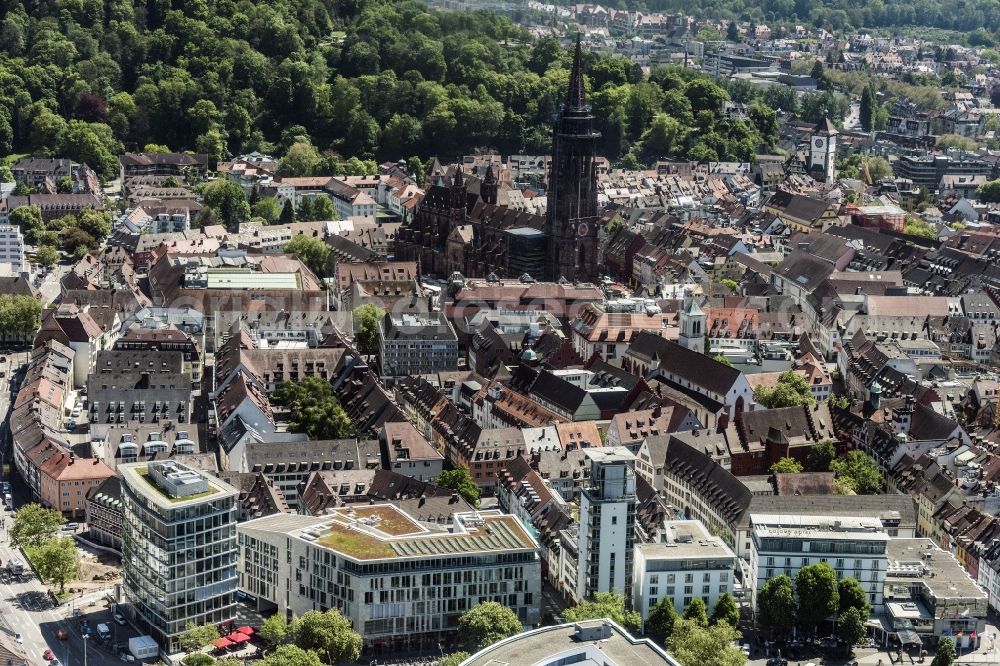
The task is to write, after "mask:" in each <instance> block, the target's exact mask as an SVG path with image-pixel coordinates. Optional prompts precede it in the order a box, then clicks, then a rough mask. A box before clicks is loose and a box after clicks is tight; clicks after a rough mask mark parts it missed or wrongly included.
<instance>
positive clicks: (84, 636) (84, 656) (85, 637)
mask: <svg viewBox="0 0 1000 666" xmlns="http://www.w3.org/2000/svg"><path fill="white" fill-rule="evenodd" d="M88 638H90V636H89V635H88V634H84V635H83V666H87V639H88Z"/></svg>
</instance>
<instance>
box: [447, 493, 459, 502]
mask: <svg viewBox="0 0 1000 666" xmlns="http://www.w3.org/2000/svg"><path fill="white" fill-rule="evenodd" d="M456 502H458V493H452V494H451V499H449V500H448V504H455V503H456Z"/></svg>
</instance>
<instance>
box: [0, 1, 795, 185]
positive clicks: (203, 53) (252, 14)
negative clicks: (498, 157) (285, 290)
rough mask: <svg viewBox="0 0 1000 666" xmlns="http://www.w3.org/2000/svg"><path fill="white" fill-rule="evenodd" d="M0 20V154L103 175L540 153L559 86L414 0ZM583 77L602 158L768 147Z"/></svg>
mask: <svg viewBox="0 0 1000 666" xmlns="http://www.w3.org/2000/svg"><path fill="white" fill-rule="evenodd" d="M0 26H2V27H0V155H5V154H11V153H18V154H19V153H35V154H50V155H61V156H66V157H70V158H73V159H77V160H80V161H84V162H87V163H88V164H90V165H91V166H93V167H94V168H95V169H96V170H97V171H98V172H99V173H100V174H101V175H102V176H103V177H111V176H113V174H114V173H115V172H116V170H117V155H118V153H120V152H121V151H123V150H137V149H139V150H141V149H143V148H144V147H146V146H148V145H149V144H155V145H156V146H160V147H165V148H169V149H171V150H196V151H199V152H205V153H209V154H211V155H213V156H215V157H217V158H218V157H223V156H226V155H231V154H237V153H241V152H245V151H250V150H261V151H263V152H271V153H277V154H279V155H280V154H283V153H284V152H285V150H286V149H287V148H288V147H289V146H290V145H291V144H293V143H294V142H296V141H298V140H299V139H301V138H305V139H306V140H308V141H309V142H311V143H312V145H313V146H315V148H316V149H317V150H318V151H321V152H322V151H336V152H337V153H339V154H340V155H342V156H344V157H345V158H346V157H351V156H358V157H364V158H376V159H379V160H382V159H399V158H400V157H404V158H406V157H410V156H412V155H417V156H421V157H424V158H426V157H428V156H430V155H435V154H436V155H440V156H442V157H443V158H450V157H454V156H456V155H460V154H462V153H464V152H467V151H470V150H473V149H475V148H477V147H489V148H496V149H499V150H501V151H503V152H504V153H517V152H528V153H534V152H539V151H544V150H546V149H547V147H548V142H549V138H548V132H549V122H550V120H551V118H552V115H553V113H554V111H555V109H556V107H557V104H558V103H559V98H560V96H561V95H562V94H563V90H564V89H565V86H566V81H567V77H568V72H567V69H566V66H567V65H568V53H567V52H566V51H565V50H564V49H562V48H561V47H560V45H559V44H558V42H556V41H555V40H543V41H541V42H540V43H538V44H535V45H531V44H527V42H526V40H527V35H526V34H525V33H524V31H523V30H522V29H520V28H519V27H517V26H515V25H514V24H512V23H511V22H510V21H509V20H508V19H506V18H503V17H500V16H497V15H495V14H490V13H487V12H476V13H447V12H437V11H429V10H428V9H427V8H426V7H425V6H424V5H422V4H420V3H417V2H412V1H407V2H393V1H391V0H369V1H367V2H366V1H364V0H357V1H351V0H341V1H332V0H326V1H323V0H282V1H281V2H277V1H268V0H265V1H255V2H250V1H249V0H174V1H173V2H171V1H170V0H146V1H145V2H143V1H142V0H135V1H133V0H107V1H106V2H104V1H102V0H55V1H45V0H40V1H38V2H28V3H25V2H17V1H12V0H2V2H0ZM588 74H589V76H590V81H589V83H590V86H591V88H592V98H593V100H594V105H595V109H596V111H597V115H598V117H599V118H600V125H601V127H600V129H601V130H602V132H603V133H604V140H603V145H602V146H601V149H602V152H603V154H605V155H607V156H608V157H609V158H611V159H612V160H617V159H619V158H622V157H623V156H625V157H626V158H627V159H628V160H629V161H635V160H636V159H639V160H642V161H649V160H650V159H652V158H654V157H656V156H658V155H665V154H671V155H678V156H685V155H690V156H691V157H693V158H710V159H716V158H718V159H744V160H746V159H749V158H750V156H751V155H752V154H753V150H754V148H755V147H756V145H757V144H758V143H764V144H767V143H769V141H770V140H772V139H773V136H766V135H767V134H768V133H769V132H765V136H761V134H760V133H759V132H758V131H757V130H756V129H755V128H754V125H753V124H752V123H750V122H746V121H733V122H724V121H718V122H717V119H718V116H719V115H720V112H721V105H722V103H723V102H724V101H725V100H726V98H727V97H726V93H725V91H724V90H722V89H721V88H720V87H719V86H717V85H716V84H714V83H712V82H711V81H709V80H707V79H704V78H701V79H695V80H691V77H690V76H686V74H687V73H686V72H683V73H682V74H684V75H685V76H684V78H682V77H681V76H680V75H679V74H680V73H677V72H669V71H662V70H661V71H658V72H656V73H655V75H654V76H653V77H652V79H653V81H652V82H649V81H643V80H642V75H641V72H640V71H639V69H638V68H637V67H635V66H634V65H632V64H631V63H630V62H629V61H628V60H627V59H624V58H620V57H603V56H601V57H599V56H596V55H594V54H590V55H588ZM784 108H786V109H787V108H788V107H787V106H785V107H784ZM663 111H667V112H669V114H670V115H669V117H667V116H660V117H659V118H658V122H657V123H653V122H652V121H653V120H654V117H656V116H657V114H659V113H661V112H663ZM754 114H755V117H754V119H755V120H757V121H758V122H760V123H761V124H760V125H759V126H763V127H765V128H769V127H770V126H771V123H772V121H773V114H771V112H770V111H769V110H768V109H767V108H765V107H764V106H763V105H758V106H756V107H755V109H754ZM651 126H652V129H650V128H651ZM694 129H699V130H700V131H699V132H697V133H695V132H693V131H692V130H694ZM647 130H648V131H647ZM644 134H646V135H647V139H648V140H647V141H646V142H645V143H644V144H642V145H640V144H639V141H640V139H642V138H643V135H644ZM630 150H631V151H632V153H631V155H628V152H629V151H630Z"/></svg>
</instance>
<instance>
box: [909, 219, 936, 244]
mask: <svg viewBox="0 0 1000 666" xmlns="http://www.w3.org/2000/svg"><path fill="white" fill-rule="evenodd" d="M903 233H904V234H909V235H910V236H919V237H921V238H930V239H936V238H937V236H938V233H937V229H935V228H934V225H932V224H930V223H929V222H926V221H924V220H922V219H920V218H919V217H912V216H907V218H906V220H905V221H904V222H903Z"/></svg>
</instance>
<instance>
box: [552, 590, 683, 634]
mask: <svg viewBox="0 0 1000 666" xmlns="http://www.w3.org/2000/svg"><path fill="white" fill-rule="evenodd" d="M563 618H564V619H565V620H566V621H567V622H582V621H584V620H601V619H605V618H607V619H609V620H611V621H613V622H615V623H616V624H618V625H619V626H621V627H624V628H626V629H628V630H630V631H636V630H638V629H639V627H640V626H641V624H642V617H641V616H640V615H639V613H637V612H635V611H626V610H625V599H624V598H623V597H622V595H620V594H618V593H616V592H598V593H597V594H595V595H594V598H593V600H591V601H582V602H580V603H578V604H577V605H576V606H571V607H569V608H567V609H566V610H565V612H563ZM678 621H679V620H678Z"/></svg>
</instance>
